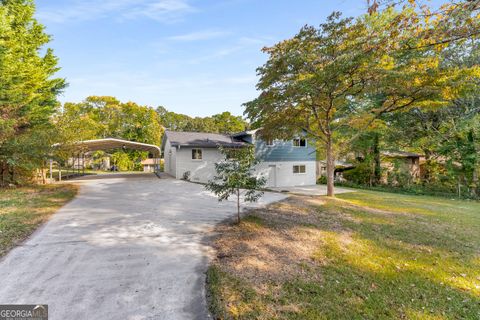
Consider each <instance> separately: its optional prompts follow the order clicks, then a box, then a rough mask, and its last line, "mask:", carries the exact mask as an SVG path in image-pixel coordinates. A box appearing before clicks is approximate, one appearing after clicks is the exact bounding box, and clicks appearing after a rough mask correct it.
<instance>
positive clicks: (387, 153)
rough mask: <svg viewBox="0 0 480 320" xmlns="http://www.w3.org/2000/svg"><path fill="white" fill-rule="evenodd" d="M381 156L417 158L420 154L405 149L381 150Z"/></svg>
mask: <svg viewBox="0 0 480 320" xmlns="http://www.w3.org/2000/svg"><path fill="white" fill-rule="evenodd" d="M381 154H382V156H384V157H389V158H419V157H421V156H422V155H420V154H418V153H413V152H406V151H382V152H381Z"/></svg>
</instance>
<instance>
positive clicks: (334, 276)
mask: <svg viewBox="0 0 480 320" xmlns="http://www.w3.org/2000/svg"><path fill="white" fill-rule="evenodd" d="M217 231H218V232H219V236H218V237H217V238H216V239H215V240H214V246H215V247H216V249H217V252H218V255H217V258H216V259H215V261H214V263H213V264H212V266H211V267H210V269H209V270H208V274H207V276H208V281H207V286H208V290H209V300H210V301H209V304H210V309H211V311H212V313H213V314H214V315H215V316H216V317H217V318H218V319H429V320H430V319H432V320H433V319H480V203H479V202H473V201H460V200H449V199H443V198H435V197H426V196H409V195H398V194H392V193H384V192H374V191H359V192H355V193H348V194H342V195H339V196H338V197H337V198H336V199H327V198H324V197H317V198H310V197H293V198H289V199H287V200H285V201H283V202H280V203H277V204H273V205H271V206H269V207H268V208H266V209H259V210H256V211H252V212H251V214H250V215H249V216H248V217H246V218H245V219H244V221H243V222H242V223H241V224H240V225H227V224H224V225H221V226H219V227H218V230H217Z"/></svg>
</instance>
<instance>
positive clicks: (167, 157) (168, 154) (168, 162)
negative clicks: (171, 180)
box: [163, 140, 177, 178]
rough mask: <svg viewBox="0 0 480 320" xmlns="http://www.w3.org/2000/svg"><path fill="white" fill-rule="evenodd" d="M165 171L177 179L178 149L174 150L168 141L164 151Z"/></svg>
mask: <svg viewBox="0 0 480 320" xmlns="http://www.w3.org/2000/svg"><path fill="white" fill-rule="evenodd" d="M163 157H164V162H163V164H164V169H163V170H164V171H165V172H166V173H168V174H169V175H171V176H172V177H175V178H176V177H177V173H176V172H177V149H176V148H172V145H171V144H170V141H168V140H167V142H166V143H165V149H164V154H163Z"/></svg>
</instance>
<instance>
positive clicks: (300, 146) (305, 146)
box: [292, 138, 308, 148]
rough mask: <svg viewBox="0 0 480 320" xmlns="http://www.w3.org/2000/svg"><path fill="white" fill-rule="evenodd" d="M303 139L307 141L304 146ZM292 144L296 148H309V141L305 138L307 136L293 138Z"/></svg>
mask: <svg viewBox="0 0 480 320" xmlns="http://www.w3.org/2000/svg"><path fill="white" fill-rule="evenodd" d="M295 140H298V146H296V145H295ZM302 140H304V141H305V145H304V146H302V145H301V141H302ZM292 145H293V147H294V148H307V146H308V142H307V139H305V138H293V140H292Z"/></svg>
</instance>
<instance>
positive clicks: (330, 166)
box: [326, 135, 335, 197]
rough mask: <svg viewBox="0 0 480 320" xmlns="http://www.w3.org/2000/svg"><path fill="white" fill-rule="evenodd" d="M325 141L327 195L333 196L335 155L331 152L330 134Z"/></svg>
mask: <svg viewBox="0 0 480 320" xmlns="http://www.w3.org/2000/svg"><path fill="white" fill-rule="evenodd" d="M326 138H327V142H326V149H327V196H328V197H334V196H335V186H334V179H335V155H334V154H333V145H332V144H333V143H332V136H331V135H328V136H327V137H326Z"/></svg>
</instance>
